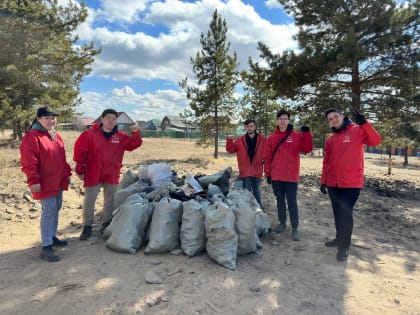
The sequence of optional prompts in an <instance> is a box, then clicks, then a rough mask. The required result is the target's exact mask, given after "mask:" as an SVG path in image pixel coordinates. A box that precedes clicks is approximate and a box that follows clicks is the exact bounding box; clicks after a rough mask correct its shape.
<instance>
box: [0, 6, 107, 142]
mask: <svg viewBox="0 0 420 315" xmlns="http://www.w3.org/2000/svg"><path fill="white" fill-rule="evenodd" d="M86 17H87V10H86V7H85V6H84V4H80V5H79V4H75V3H71V2H69V4H68V5H67V6H66V7H61V6H58V4H57V1H54V0H45V1H37V0H25V1H16V0H5V1H2V3H1V4H0V42H1V45H0V126H1V128H12V129H13V134H14V137H15V138H21V137H22V134H23V132H24V130H25V129H26V128H27V127H28V125H29V123H30V120H31V119H32V118H33V117H34V114H35V108H36V107H37V106H42V105H48V106H50V107H52V108H53V109H54V110H57V111H59V112H60V114H61V115H63V116H66V115H70V114H71V112H72V110H73V108H74V107H75V106H76V105H77V104H79V103H80V98H79V85H80V83H81V81H82V78H83V76H84V75H86V74H88V73H89V72H90V71H91V69H90V67H89V65H90V64H91V63H92V62H93V61H94V56H95V55H97V54H98V53H99V52H100V50H98V49H95V48H94V47H93V44H92V43H90V44H87V45H85V44H81V45H77V46H76V45H75V44H76V42H77V41H78V38H77V36H74V35H73V32H74V31H75V29H76V27H77V26H78V25H79V24H80V23H82V22H83V21H84V20H85V19H86Z"/></svg>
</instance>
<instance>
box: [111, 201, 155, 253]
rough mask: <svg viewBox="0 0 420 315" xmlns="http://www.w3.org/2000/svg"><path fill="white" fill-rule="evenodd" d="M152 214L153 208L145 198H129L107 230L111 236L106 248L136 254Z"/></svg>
mask: <svg viewBox="0 0 420 315" xmlns="http://www.w3.org/2000/svg"><path fill="white" fill-rule="evenodd" d="M152 212H153V207H152V205H151V204H150V203H149V201H148V200H147V199H146V198H145V197H144V196H142V195H141V194H134V195H131V196H129V197H128V198H127V200H126V201H125V202H124V203H123V204H122V205H121V206H120V207H119V211H118V212H117V213H116V215H115V216H114V217H113V218H112V221H111V224H110V225H109V226H108V227H107V229H106V230H107V233H110V234H111V235H110V236H109V238H108V240H107V241H106V243H105V245H106V247H108V248H110V249H113V250H116V251H120V252H125V253H131V254H135V253H136V252H137V251H138V250H139V248H140V247H141V245H142V243H143V241H144V237H145V234H146V230H147V226H148V224H149V222H150V219H151V217H152Z"/></svg>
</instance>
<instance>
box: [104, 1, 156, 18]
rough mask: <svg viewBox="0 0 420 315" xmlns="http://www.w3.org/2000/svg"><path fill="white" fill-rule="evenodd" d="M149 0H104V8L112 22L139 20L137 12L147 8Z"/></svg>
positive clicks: (105, 13)
mask: <svg viewBox="0 0 420 315" xmlns="http://www.w3.org/2000/svg"><path fill="white" fill-rule="evenodd" d="M148 2H150V1H149V0H124V1H123V2H121V1H115V0H103V2H102V9H103V13H104V15H105V16H106V19H107V20H108V21H110V22H116V21H121V22H126V23H132V22H138V21H139V18H138V16H137V14H138V13H139V12H142V11H144V10H145V9H146V7H147V3H148Z"/></svg>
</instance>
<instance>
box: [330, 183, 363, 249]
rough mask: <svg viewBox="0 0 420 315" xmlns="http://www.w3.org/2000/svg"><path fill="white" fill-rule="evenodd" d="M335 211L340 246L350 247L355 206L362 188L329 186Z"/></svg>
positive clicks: (343, 247)
mask: <svg viewBox="0 0 420 315" xmlns="http://www.w3.org/2000/svg"><path fill="white" fill-rule="evenodd" d="M328 195H329V196H330V199H331V205H332V208H333V213H334V223H335V231H336V238H337V243H338V248H342V249H348V248H349V246H350V243H351V235H352V233H353V207H354V205H355V204H356V201H357V199H358V198H359V195H360V188H338V187H328Z"/></svg>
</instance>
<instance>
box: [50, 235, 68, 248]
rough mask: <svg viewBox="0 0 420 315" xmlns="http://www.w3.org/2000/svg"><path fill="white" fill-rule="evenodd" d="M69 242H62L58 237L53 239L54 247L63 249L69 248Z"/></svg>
mask: <svg viewBox="0 0 420 315" xmlns="http://www.w3.org/2000/svg"><path fill="white" fill-rule="evenodd" d="M67 244H68V242H67V241H66V240H60V239H59V238H58V237H57V236H54V237H53V246H58V247H63V246H67Z"/></svg>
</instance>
